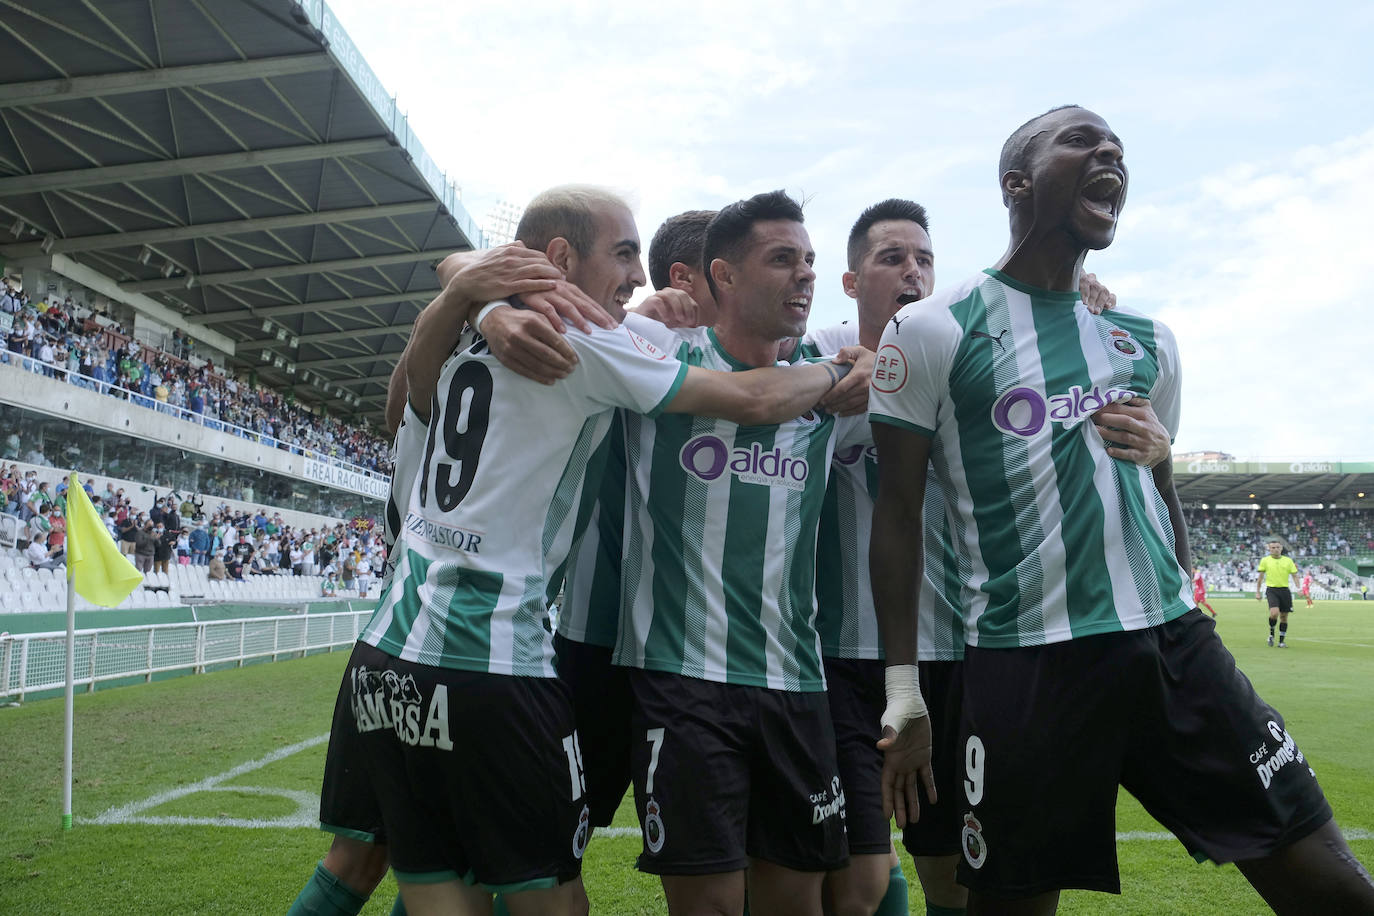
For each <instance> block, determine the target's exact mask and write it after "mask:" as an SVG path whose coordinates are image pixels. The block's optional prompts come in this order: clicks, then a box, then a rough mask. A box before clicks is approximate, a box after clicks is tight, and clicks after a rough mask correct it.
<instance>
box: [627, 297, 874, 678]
mask: <svg viewBox="0 0 1374 916" xmlns="http://www.w3.org/2000/svg"><path fill="white" fill-rule="evenodd" d="M627 324H633V327H634V329H635V330H636V331H639V332H640V333H642V334H643V335H644V336H646V337H649V339H651V340H652V341H653V342H654V343H655V344H656V345H657V346H659V347H660V348H663V349H668V348H670V347H672V348H674V349H673V352H676V354H677V357H678V359H680V360H682V361H683V362H684V363H688V364H690V365H696V366H704V367H706V368H708V369H718V370H722V371H725V372H733V371H741V370H746V369H749V368H751V367H749V366H746V365H743V364H741V363H739V362H738V361H736V360H735V359H733V358H732V357H731V356H730V355H729V354H728V353H726V352H725V350H724V349H723V348H722V347H721V346H720V344H719V342H718V341H717V340H716V336H715V333H714V332H713V331H711V330H710V329H691V330H687V329H680V330H669V329H667V328H664V327H663V326H662V325H659V324H657V322H651V321H648V320H647V319H642V318H639V317H638V316H632V317H631V318H628V319H627ZM864 419H865V418H864V417H862V416H860V417H850V418H840V419H837V418H835V417H832V416H831V415H829V414H825V413H821V412H818V411H810V412H808V413H807V414H806V415H804V416H802V417H798V418H797V419H795V420H791V421H788V422H786V423H782V424H778V425H776V426H752V427H742V426H737V425H735V424H734V423H730V422H728V421H725V420H714V419H710V418H704V417H702V418H697V417H688V416H673V417H667V416H664V417H659V418H657V419H654V420H652V421H650V420H645V419H642V418H640V417H634V416H627V417H626V424H625V444H626V453H627V464H628V467H629V469H630V475H629V478H628V486H627V490H626V500H627V502H628V510H627V513H626V526H625V565H624V568H623V570H622V582H621V595H622V599H621V615H620V636H619V639H618V641H617V643H616V652H615V663H616V664H619V665H627V666H631V667H636V668H647V669H650V670H655V671H668V672H672V673H674V674H681V675H684V676H687V677H696V678H701V679H704V680H709V681H718V682H723V683H728V684H747V685H752V686H758V687H768V688H772V689H775V690H790V691H820V690H824V689H825V676H824V674H823V672H822V670H821V660H820V641H819V639H818V638H817V636H816V630H815V626H814V620H815V607H816V606H815V553H816V526H817V524H818V522H819V521H820V510H821V503H822V501H823V500H824V496H825V484H826V477H827V476H828V473H829V468H830V458H831V455H832V453H833V451H834V448H835V447H836V444H837V443H838V444H841V445H848V444H855V443H866V442H868V441H870V440H871V434H870V432H869V429H868V424H867V423H865V422H864Z"/></svg>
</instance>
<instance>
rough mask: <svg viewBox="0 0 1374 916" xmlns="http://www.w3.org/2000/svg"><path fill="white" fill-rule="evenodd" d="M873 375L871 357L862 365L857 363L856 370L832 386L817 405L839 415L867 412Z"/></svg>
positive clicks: (850, 415) (845, 415)
mask: <svg viewBox="0 0 1374 916" xmlns="http://www.w3.org/2000/svg"><path fill="white" fill-rule="evenodd" d="M849 349H863V348H862V347H859V348H849ZM864 352H865V353H869V356H870V357H871V356H872V353H870V352H869V351H868V350H864ZM872 375H873V360H872V359H869V360H868V361H867V362H866V363H864V364H863V365H862V366H860V365H855V367H854V371H853V372H851V373H849V375H848V377H847V378H845V380H844V381H842V382H840V383H839V384H838V385H836V386H835V387H834V388H832V389H831V390H830V391H829V393H827V394H826V396H825V397H823V398H821V403H820V404H819V405H817V406H819V407H820V408H821V409H822V410H824V411H827V412H829V413H833V414H834V415H835V416H837V417H852V416H855V415H857V414H861V413H866V412H867V411H868V382H869V379H870V378H872Z"/></svg>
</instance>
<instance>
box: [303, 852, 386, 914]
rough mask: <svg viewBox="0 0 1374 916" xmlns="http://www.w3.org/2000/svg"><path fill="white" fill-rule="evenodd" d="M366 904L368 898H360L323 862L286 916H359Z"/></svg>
mask: <svg viewBox="0 0 1374 916" xmlns="http://www.w3.org/2000/svg"><path fill="white" fill-rule="evenodd" d="M364 903H367V898H366V897H362V896H359V895H358V893H357V892H356V891H354V890H353V889H352V888H351V887H349V886H348V885H347V884H344V883H343V882H342V881H340V880H339V879H338V878H337V877H336V876H335V875H334V874H333V873H331V872H330V871H329V869H327V868H325V867H324V863H323V862H321V863H320V864H319V865H316V866H315V873H314V874H313V875H311V876H310V880H309V881H307V882H306V885H305V887H303V888H301V892H300V893H299V894H298V895H297V896H296V900H295V902H294V903H292V904H291V909H289V910H287V911H286V916H358V911H359V910H361V909H362V908H363V904H364Z"/></svg>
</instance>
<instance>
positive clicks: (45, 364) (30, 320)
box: [0, 277, 389, 474]
mask: <svg viewBox="0 0 1374 916" xmlns="http://www.w3.org/2000/svg"><path fill="white" fill-rule="evenodd" d="M16 281H17V278H10V277H6V278H5V281H4V284H5V286H4V292H3V293H2V294H0V314H5V315H10V316H12V322H13V323H12V325H11V327H10V329H9V332H8V334H7V335H6V349H5V350H4V351H0V364H4V365H16V366H20V367H22V368H24V369H26V370H28V371H30V372H34V373H38V374H42V375H44V376H46V377H47V378H55V379H58V380H60V381H66V382H69V383H71V384H73V385H75V386H77V387H79V388H82V389H85V390H89V391H96V392H99V393H100V394H105V395H110V396H112V397H116V398H120V399H121V400H125V401H127V402H128V403H129V404H131V405H134V406H138V407H143V408H147V409H152V410H158V411H161V412H163V413H167V414H171V415H174V416H178V417H180V418H182V419H186V420H190V421H191V422H194V423H200V424H204V425H206V426H209V427H211V428H213V429H217V430H224V431H225V432H227V433H229V434H231V435H236V436H242V437H248V438H254V439H256V440H257V441H259V442H262V443H263V444H264V445H267V446H268V447H271V448H279V449H284V450H287V451H290V452H292V453H293V454H311V455H313V456H314V457H317V458H319V459H320V460H324V461H330V460H335V459H341V460H343V461H346V462H348V463H349V464H352V465H355V466H357V467H358V468H360V469H362V470H364V471H369V472H381V473H383V474H385V473H389V469H388V468H387V467H386V454H387V442H386V440H385V439H384V438H383V437H381V436H379V435H377V434H376V433H375V432H374V431H373V430H372V429H371V428H369V427H358V426H352V425H349V424H345V423H343V422H342V421H341V420H339V419H338V418H337V417H329V416H324V415H321V414H318V413H316V412H314V411H311V410H308V409H306V408H305V407H304V406H303V405H300V404H297V403H295V402H294V401H293V400H292V399H289V398H288V397H286V396H285V395H283V394H281V393H280V392H277V391H273V390H271V389H269V388H268V387H267V386H265V385H259V384H256V383H255V382H254V381H253V380H251V379H249V378H239V377H236V374H235V373H233V372H231V371H228V370H225V369H222V368H216V366H215V363H214V361H213V360H207V359H201V358H198V357H197V356H196V355H195V345H194V343H193V341H192V340H191V339H190V337H189V336H183V335H182V334H181V331H180V330H179V329H174V330H173V332H172V336H171V338H170V340H169V342H170V345H171V347H172V349H171V350H170V351H169V350H164V349H159V348H155V347H153V346H150V345H149V344H147V343H146V342H140V340H139V339H137V338H135V337H133V336H131V335H130V334H129V333H128V332H127V331H126V330H125V328H124V327H123V325H120V324H112V323H109V316H108V315H105V314H102V313H100V312H96V311H93V310H92V309H90V308H88V307H87V306H86V304H85V303H86V302H88V301H94V300H95V299H96V296H95V293H94V292H93V291H90V290H85V289H84V288H81V287H77V289H78V290H79V292H78V295H79V296H80V295H81V293H83V292H84V293H85V294H86V295H85V296H82V297H81V299H80V300H78V301H76V302H73V299H72V296H70V295H68V296H67V297H65V300H64V301H62V302H53V303H51V304H50V303H48V302H47V301H46V300H45V299H41V298H40V299H38V300H37V301H35V300H34V299H32V298H31V297H30V296H29V294H28V293H27V292H26V291H24V290H23V289H21V288H19V287H18V286H17V285H16ZM101 318H104V319H105V321H104V322H102V321H101V320H99V319H101ZM15 435H16V434H15V433H13V432H12V433H11V434H10V437H11V438H13V437H15ZM17 451H18V449H17V447H16V446H14V445H9V444H7V445H6V447H5V451H4V453H3V457H5V458H18V457H20V456H19V455H18V454H17Z"/></svg>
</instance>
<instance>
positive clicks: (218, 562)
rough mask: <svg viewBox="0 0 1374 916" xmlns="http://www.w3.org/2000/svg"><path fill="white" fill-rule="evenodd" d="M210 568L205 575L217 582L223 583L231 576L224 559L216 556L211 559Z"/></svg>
mask: <svg viewBox="0 0 1374 916" xmlns="http://www.w3.org/2000/svg"><path fill="white" fill-rule="evenodd" d="M209 566H210V568H209V569H207V570H206V571H205V575H206V576H208V577H209V578H211V579H214V580H215V581H216V582H223V581H224V579H225V578H226V577H227V576H228V575H229V570H228V567H227V566H225V565H224V557H221V556H220V555H219V554H215V555H214V556H213V557H211V558H210V564H209Z"/></svg>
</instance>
